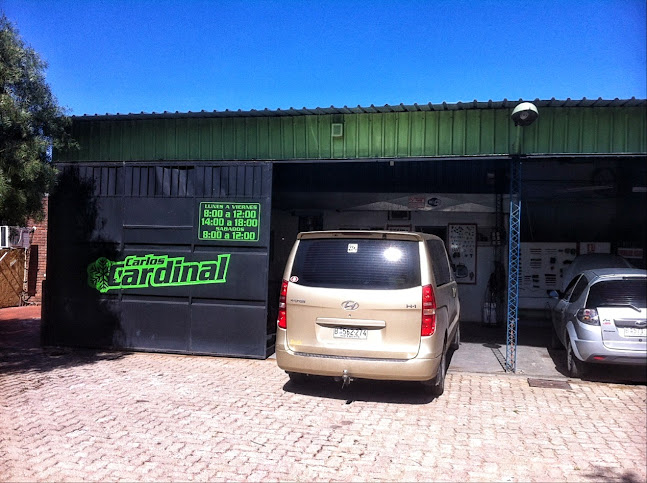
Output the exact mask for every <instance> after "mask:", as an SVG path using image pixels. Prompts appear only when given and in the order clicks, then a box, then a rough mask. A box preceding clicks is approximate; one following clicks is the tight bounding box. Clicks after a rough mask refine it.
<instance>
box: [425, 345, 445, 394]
mask: <svg viewBox="0 0 647 483" xmlns="http://www.w3.org/2000/svg"><path fill="white" fill-rule="evenodd" d="M446 371H447V351H446V350H445V347H443V355H442V356H441V358H440V365H439V366H438V372H437V373H436V377H434V378H433V379H429V380H428V381H424V382H423V386H424V388H425V392H426V393H427V394H430V395H432V396H436V397H438V396H441V395H442V394H443V392H445V372H446Z"/></svg>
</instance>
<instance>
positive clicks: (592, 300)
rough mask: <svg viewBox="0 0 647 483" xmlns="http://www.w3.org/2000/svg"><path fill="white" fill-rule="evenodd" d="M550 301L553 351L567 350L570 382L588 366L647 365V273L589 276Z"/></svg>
mask: <svg viewBox="0 0 647 483" xmlns="http://www.w3.org/2000/svg"><path fill="white" fill-rule="evenodd" d="M551 296H552V297H554V298H556V299H558V300H557V303H556V304H555V307H553V310H552V320H553V327H554V329H555V330H554V334H553V336H554V342H553V345H555V344H557V343H559V344H561V345H563V346H564V347H565V348H566V362H567V368H568V372H569V375H570V376H571V377H581V376H582V375H584V373H585V371H586V369H587V367H588V364H595V363H597V364H625V365H647V303H646V300H645V299H646V298H647V271H645V270H639V269H635V268H625V269H619V268H601V269H594V270H586V271H584V272H582V273H580V274H578V275H576V276H575V277H573V279H572V280H571V281H570V283H569V284H568V286H567V287H566V290H565V291H564V292H556V291H552V292H551Z"/></svg>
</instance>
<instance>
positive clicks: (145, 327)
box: [43, 162, 273, 358]
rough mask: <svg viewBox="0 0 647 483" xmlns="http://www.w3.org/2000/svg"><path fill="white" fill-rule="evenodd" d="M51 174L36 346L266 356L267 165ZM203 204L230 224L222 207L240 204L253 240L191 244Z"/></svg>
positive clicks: (107, 167)
mask: <svg viewBox="0 0 647 483" xmlns="http://www.w3.org/2000/svg"><path fill="white" fill-rule="evenodd" d="M59 169H60V179H59V183H58V187H57V189H56V191H55V192H54V193H52V195H51V196H50V225H49V242H50V246H49V251H48V273H49V274H50V275H51V276H50V278H49V279H48V282H47V285H46V297H45V303H44V305H45V317H44V324H43V338H44V342H45V343H46V344H55V345H75V346H85V347H103V348H105V347H115V348H134V349H143V350H161V351H176V352H189V353H209V354H220V355H236V356H247V357H261V358H262V357H266V355H267V350H268V347H267V345H268V335H271V332H270V331H271V330H272V327H273V324H268V321H267V270H268V256H269V243H270V210H271V191H272V168H271V165H270V164H269V163H230V164H226V165H222V164H220V165H219V164H214V163H177V162H176V163H174V164H171V163H162V162H160V163H139V164H137V163H133V164H129V165H123V164H121V163H119V164H115V163H112V164H104V165H102V164H101V163H93V164H90V163H86V164H81V165H59ZM204 203H222V204H223V206H228V208H227V209H225V212H227V210H230V211H229V212H228V213H229V214H230V215H232V214H233V216H234V217H235V216H238V215H237V214H234V211H233V208H231V206H233V204H236V206H238V207H241V210H243V211H244V207H248V208H249V207H251V208H250V209H248V210H247V211H246V213H247V214H248V215H249V218H248V219H246V220H244V219H242V218H241V220H242V221H248V222H249V224H250V225H252V226H254V230H256V231H254V232H253V233H252V235H253V236H254V237H256V239H255V240H253V239H251V238H250V239H246V240H244V241H233V240H232V239H229V240H227V239H224V238H225V236H227V237H228V236H229V235H232V237H233V235H234V234H236V233H238V232H234V231H231V232H229V231H221V232H218V233H220V234H221V235H223V234H225V236H223V237H222V238H220V239H215V238H213V239H212V238H208V237H205V236H202V235H204V234H205V233H203V232H199V228H198V227H199V226H202V225H201V224H203V223H204V221H201V220H200V217H203V218H202V220H204V217H208V216H210V215H205V212H204V211H203V210H202V205H201V204H204ZM259 210H260V211H259ZM243 211H241V213H243ZM257 214H260V217H259V216H256V215H257ZM218 216H220V217H221V218H218V219H217V221H222V222H223V225H224V223H225V221H227V222H228V221H229V220H225V218H224V216H229V215H224V214H223V215H218ZM241 216H242V214H241ZM209 220H211V221H213V220H212V219H211V218H209ZM259 224H260V226H259ZM241 225H242V222H241ZM227 230H230V228H227ZM231 230H234V228H231ZM208 233H216V232H215V231H214V232H211V231H209V232H208ZM256 235H257V236H256ZM129 257H130V258H129ZM128 260H130V262H127V261H128ZM97 274H99V275H97ZM102 277H103V278H102Z"/></svg>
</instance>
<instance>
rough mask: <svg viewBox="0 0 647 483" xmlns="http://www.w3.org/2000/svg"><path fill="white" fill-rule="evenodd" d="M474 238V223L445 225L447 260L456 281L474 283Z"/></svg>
mask: <svg viewBox="0 0 647 483" xmlns="http://www.w3.org/2000/svg"><path fill="white" fill-rule="evenodd" d="M476 240H477V239H476V223H462V224H449V225H447V244H448V246H449V260H450V262H451V264H452V270H453V271H454V277H455V278H456V282H458V283H465V284H475V283H476Z"/></svg>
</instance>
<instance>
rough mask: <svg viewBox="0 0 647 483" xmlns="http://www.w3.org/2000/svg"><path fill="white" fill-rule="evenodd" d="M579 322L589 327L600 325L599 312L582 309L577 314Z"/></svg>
mask: <svg viewBox="0 0 647 483" xmlns="http://www.w3.org/2000/svg"><path fill="white" fill-rule="evenodd" d="M575 317H577V320H579V321H580V322H583V323H585V324H589V325H600V318H599V317H598V311H597V310H595V309H580V310H578V311H577V314H575Z"/></svg>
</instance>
